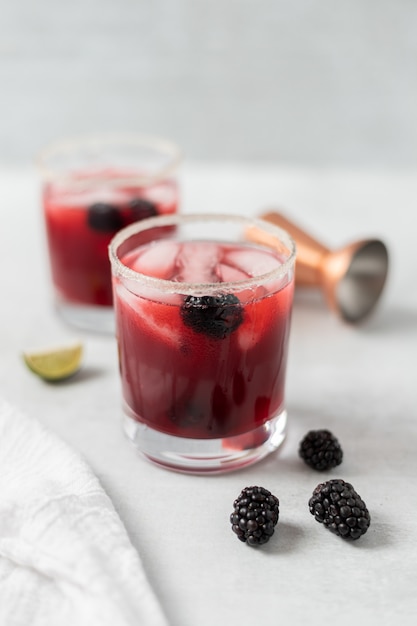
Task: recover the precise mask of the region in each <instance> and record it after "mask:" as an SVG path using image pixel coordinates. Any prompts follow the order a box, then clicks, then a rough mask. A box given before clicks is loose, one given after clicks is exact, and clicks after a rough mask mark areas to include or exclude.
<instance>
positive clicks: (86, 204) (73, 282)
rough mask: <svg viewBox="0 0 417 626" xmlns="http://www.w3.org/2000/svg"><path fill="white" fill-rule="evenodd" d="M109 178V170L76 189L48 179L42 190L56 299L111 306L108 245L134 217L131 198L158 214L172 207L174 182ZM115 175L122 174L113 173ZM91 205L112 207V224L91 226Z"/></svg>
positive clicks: (174, 204)
mask: <svg viewBox="0 0 417 626" xmlns="http://www.w3.org/2000/svg"><path fill="white" fill-rule="evenodd" d="M127 175H129V176H130V175H131V173H130V172H129V173H128V174H127ZM109 176H111V177H112V178H114V176H115V172H113V171H112V172H110V173H109V172H99V173H98V174H96V181H97V184H95V185H94V187H93V186H90V187H88V188H82V187H78V188H77V186H74V185H73V184H71V182H69V183H68V185H66V186H64V185H63V184H62V183H61V184H59V185H58V184H54V183H49V184H47V185H45V187H44V190H43V202H44V214H45V221H46V231H47V240H48V247H49V255H50V261H51V271H52V279H53V283H54V285H55V288H56V290H57V292H58V294H59V295H60V297H61V299H62V300H64V301H67V302H71V303H73V304H81V305H87V306H111V305H112V303H113V298H112V287H111V273H110V263H109V257H108V245H109V243H110V240H111V239H112V237H113V236H114V235H115V233H116V232H117V230H119V229H120V228H122V227H124V226H127V225H129V224H131V223H132V222H134V221H137V219H138V217H137V213H135V212H134V211H132V209H131V203H132V202H135V201H136V200H138V199H141V200H146V201H147V202H149V203H151V205H152V206H153V207H154V209H155V213H156V214H161V215H162V214H168V213H174V212H175V211H176V210H177V206H178V188H177V185H176V183H175V182H174V181H163V182H158V183H155V184H154V185H152V186H147V187H137V186H136V187H135V186H134V185H131V186H126V185H123V184H120V186H115V185H113V186H111V187H110V186H109V185H108V184H107V183H106V178H107V179H108V177H109ZM125 176H126V175H125ZM86 177H87V175H84V178H86ZM121 177H123V172H121V173H120V174H119V178H121ZM81 179H82V176H78V177H77V179H75V182H76V183H77V182H78V183H79V182H80V180H81ZM89 180H91V177H90V178H89ZM100 180H101V181H102V184H100ZM96 203H105V204H107V205H111V206H112V207H114V208H116V209H117V210H118V212H119V218H120V219H118V225H117V227H116V228H114V227H113V228H112V227H111V224H110V227H107V228H104V229H97V228H92V227H91V225H90V224H89V220H88V213H89V210H90V207H91V206H93V205H94V204H96Z"/></svg>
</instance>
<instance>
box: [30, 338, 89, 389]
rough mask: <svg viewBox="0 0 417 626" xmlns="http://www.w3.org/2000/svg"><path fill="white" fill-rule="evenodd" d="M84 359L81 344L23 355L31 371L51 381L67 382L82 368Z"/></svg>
mask: <svg viewBox="0 0 417 626" xmlns="http://www.w3.org/2000/svg"><path fill="white" fill-rule="evenodd" d="M82 357H83V346H82V344H81V343H77V344H75V345H73V346H69V347H65V348H56V349H54V350H44V351H39V352H24V353H23V359H24V361H25V363H26V365H27V366H28V367H29V369H30V370H32V372H34V373H35V374H37V375H38V376H40V377H41V378H43V379H44V380H49V381H60V380H65V379H66V378H69V377H70V376H73V375H74V374H75V373H76V372H78V370H79V369H80V367H81V361H82Z"/></svg>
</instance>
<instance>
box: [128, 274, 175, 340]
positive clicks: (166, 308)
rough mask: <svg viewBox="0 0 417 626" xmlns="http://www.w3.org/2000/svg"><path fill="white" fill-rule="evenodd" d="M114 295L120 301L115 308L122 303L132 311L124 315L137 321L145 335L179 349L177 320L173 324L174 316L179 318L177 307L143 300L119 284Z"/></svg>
mask: <svg viewBox="0 0 417 626" xmlns="http://www.w3.org/2000/svg"><path fill="white" fill-rule="evenodd" d="M116 293H117V296H116V300H117V299H118V300H120V304H119V303H118V302H116V307H119V306H121V305H122V302H123V303H124V304H125V306H126V305H127V306H128V307H129V308H130V309H132V311H125V315H126V316H129V317H132V319H135V320H137V321H136V325H137V327H138V328H143V329H144V330H145V331H146V332H147V333H149V334H152V335H154V336H155V339H156V340H159V341H162V342H164V343H166V344H168V345H170V346H172V347H174V348H176V349H179V348H180V347H181V334H180V332H179V331H178V330H177V329H178V328H180V324H179V320H176V323H175V319H174V318H175V316H176V315H178V316H179V313H178V307H176V306H172V305H168V304H161V303H160V302H152V301H149V300H145V299H144V298H141V297H140V296H137V295H135V294H133V293H131V292H130V291H129V290H128V289H126V288H125V287H124V286H123V285H122V284H120V283H116Z"/></svg>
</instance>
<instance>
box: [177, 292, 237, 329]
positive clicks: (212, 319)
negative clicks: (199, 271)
mask: <svg viewBox="0 0 417 626" xmlns="http://www.w3.org/2000/svg"><path fill="white" fill-rule="evenodd" d="M181 317H182V320H183V322H184V324H185V325H186V326H189V327H190V328H192V329H193V330H194V331H195V332H196V333H204V334H205V335H207V336H208V337H212V338H213V339H224V338H225V337H227V336H228V335H230V334H231V333H232V332H234V331H235V330H236V329H237V328H238V327H239V326H240V325H241V323H242V322H243V308H242V305H241V303H240V300H239V298H237V297H236V296H235V295H234V294H231V293H229V294H223V295H220V296H187V297H186V298H185V300H184V302H183V304H182V307H181Z"/></svg>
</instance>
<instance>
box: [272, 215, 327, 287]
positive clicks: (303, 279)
mask: <svg viewBox="0 0 417 626" xmlns="http://www.w3.org/2000/svg"><path fill="white" fill-rule="evenodd" d="M260 217H261V218H262V219H264V220H266V221H267V222H271V223H272V224H275V225H276V226H279V227H280V228H282V229H283V230H285V231H287V233H288V234H289V235H290V236H291V237H292V238H293V239H294V241H295V244H296V246H297V260H296V263H295V280H296V283H297V284H298V285H301V286H308V287H316V286H318V285H320V284H321V282H322V271H321V268H322V266H323V262H324V259H325V257H326V256H327V255H328V254H329V252H330V250H329V249H328V248H326V247H325V246H324V245H323V244H322V243H320V242H319V241H317V240H316V239H314V238H313V237H312V236H311V235H309V234H308V233H306V232H305V231H304V230H303V229H302V228H300V227H299V226H297V225H296V224H294V222H291V221H290V220H289V219H287V218H286V217H284V216H283V215H281V213H278V212H276V211H269V212H267V213H263V214H262V215H261V216H260Z"/></svg>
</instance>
